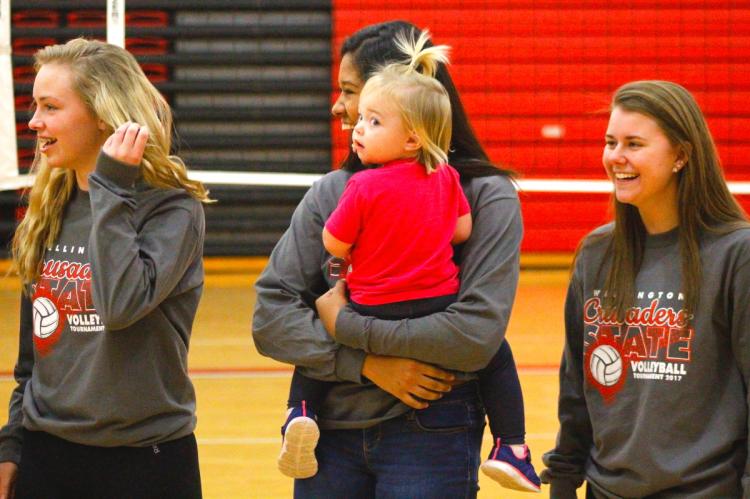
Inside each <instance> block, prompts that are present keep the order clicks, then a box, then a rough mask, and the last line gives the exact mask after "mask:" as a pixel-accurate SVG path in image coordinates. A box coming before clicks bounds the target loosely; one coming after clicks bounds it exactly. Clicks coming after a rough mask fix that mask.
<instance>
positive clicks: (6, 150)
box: [0, 0, 18, 180]
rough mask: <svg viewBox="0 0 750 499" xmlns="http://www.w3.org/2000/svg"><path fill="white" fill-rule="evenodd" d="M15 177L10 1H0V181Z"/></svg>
mask: <svg viewBox="0 0 750 499" xmlns="http://www.w3.org/2000/svg"><path fill="white" fill-rule="evenodd" d="M17 176H18V146H17V139H16V105H15V101H14V99H13V63H12V60H11V45H10V0H0V180H1V179H7V178H12V177H17Z"/></svg>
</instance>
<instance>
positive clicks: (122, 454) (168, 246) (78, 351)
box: [0, 39, 207, 499]
mask: <svg viewBox="0 0 750 499" xmlns="http://www.w3.org/2000/svg"><path fill="white" fill-rule="evenodd" d="M35 67H36V70H37V75H36V79H35V82H34V90H33V97H34V114H33V116H32V118H31V120H30V121H29V127H30V128H31V129H32V130H33V131H34V132H36V134H37V148H36V155H35V158H34V164H33V166H32V171H33V172H36V179H35V182H34V186H33V187H32V189H31V192H30V195H29V207H28V210H27V212H26V214H25V216H24V219H23V220H22V221H21V223H20V225H19V227H18V229H17V231H16V235H15V237H14V240H13V266H14V269H15V270H16V271H17V272H18V274H19V275H20V277H21V281H22V283H23V286H24V289H23V294H22V297H21V320H20V323H21V327H20V338H19V354H18V361H17V364H16V369H15V371H14V375H15V379H16V382H17V386H16V388H15V390H14V391H13V394H12V395H11V401H10V408H9V416H8V423H7V424H6V425H5V426H4V427H3V428H2V429H1V430H0V497H6V496H7V494H8V492H10V491H12V490H13V489H14V488H15V498H16V499H23V498H36V497H61V496H66V497H67V496H70V497H113V498H126V497H144V498H160V497H186V498H187V497H195V498H197V497H200V496H201V485H200V473H199V471H198V454H197V449H196V442H195V437H194V436H193V429H194V427H195V393H194V390H193V386H192V383H191V381H190V379H189V377H188V375H187V371H186V365H187V347H188V342H189V338H190V334H191V329H192V323H193V318H194V316H195V312H196V309H197V306H198V301H199V299H200V296H201V293H202V287H203V265H202V256H203V237H204V216H203V208H202V206H201V202H202V201H207V193H206V191H205V189H204V188H203V186H202V185H201V184H200V183H198V182H194V181H190V180H188V179H187V172H186V170H185V166H184V165H183V164H182V162H181V160H180V159H179V158H177V157H173V156H169V149H170V139H171V132H172V131H171V123H172V121H171V112H170V109H169V106H168V105H167V103H166V102H165V101H164V99H163V98H162V97H161V95H160V94H159V92H158V91H157V90H156V89H155V88H154V87H153V85H152V84H151V83H150V82H149V81H148V79H147V78H146V76H145V75H144V74H143V71H142V70H141V68H140V67H139V66H138V63H137V62H136V60H135V59H134V58H133V56H132V55H130V54H129V53H128V52H126V51H125V50H123V49H121V48H119V47H116V46H114V45H108V44H105V43H102V42H98V41H87V40H83V39H77V40H72V41H70V42H68V43H66V44H64V45H52V46H49V47H45V48H44V49H42V50H40V51H39V52H37V54H36V55H35ZM84 333H85V334H84Z"/></svg>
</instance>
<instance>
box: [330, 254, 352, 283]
mask: <svg viewBox="0 0 750 499" xmlns="http://www.w3.org/2000/svg"><path fill="white" fill-rule="evenodd" d="M348 273H349V262H348V261H347V260H345V259H344V258H339V257H336V256H333V257H331V258H330V259H329V260H328V277H330V278H331V279H344V278H346V274H348Z"/></svg>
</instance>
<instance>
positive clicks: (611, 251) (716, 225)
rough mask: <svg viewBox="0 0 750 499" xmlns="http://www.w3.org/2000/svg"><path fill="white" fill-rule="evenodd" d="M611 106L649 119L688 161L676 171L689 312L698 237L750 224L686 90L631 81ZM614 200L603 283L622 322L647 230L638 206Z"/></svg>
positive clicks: (694, 295) (696, 284) (697, 272)
mask: <svg viewBox="0 0 750 499" xmlns="http://www.w3.org/2000/svg"><path fill="white" fill-rule="evenodd" d="M611 108H612V109H615V108H621V109H623V110H625V111H630V112H636V113H640V114H643V115H646V116H648V117H650V118H652V119H653V120H654V121H656V123H657V124H658V125H659V128H661V130H662V131H663V132H664V134H665V135H666V136H667V138H668V139H669V141H670V142H671V143H672V145H673V146H675V147H677V148H678V149H679V150H680V151H681V152H682V154H684V157H685V158H686V159H687V162H686V163H685V166H684V167H683V168H682V169H680V170H679V172H677V173H675V175H677V184H678V188H677V192H678V194H677V207H678V210H679V236H678V237H679V245H680V253H681V257H682V283H683V288H684V292H685V297H686V300H685V309H686V310H687V313H688V316H689V315H690V314H692V313H694V312H695V310H696V308H697V306H698V291H699V289H700V283H701V278H702V271H701V261H700V253H699V251H700V237H701V235H702V234H704V233H708V232H714V233H725V232H731V231H733V230H736V229H738V228H742V227H749V226H750V225H748V223H747V217H746V215H745V213H744V212H743V210H742V208H741V207H740V205H739V204H738V203H737V200H736V199H735V198H734V196H732V194H731V193H730V192H729V188H728V187H727V183H726V181H725V179H724V175H723V173H722V169H721V162H720V160H719V155H718V154H717V152H716V146H715V144H714V141H713V138H712V137H711V132H710V131H709V129H708V125H707V124H706V120H705V119H704V117H703V113H702V112H701V110H700V108H699V107H698V104H697V103H696V102H695V99H693V96H692V95H691V94H690V92H688V91H687V90H686V89H685V88H684V87H682V86H680V85H678V84H676V83H672V82H668V81H658V80H653V81H636V82H631V83H627V84H625V85H623V86H622V87H620V88H619V89H618V90H617V91H616V92H615V95H614V97H613V99H612V106H611ZM612 200H613V201H612V202H613V205H614V214H615V227H614V231H613V232H612V233H611V234H605V235H604V237H611V239H610V242H609V248H608V255H609V256H610V257H611V265H610V267H609V270H608V272H607V277H606V282H605V289H606V294H605V300H604V305H605V308H606V309H608V310H609V311H614V312H616V313H617V316H618V318H619V319H620V320H623V319H624V317H625V314H626V312H627V310H628V309H629V308H630V307H632V306H633V303H634V302H633V300H634V297H635V277H636V275H637V274H638V271H639V270H640V268H641V263H642V260H643V253H644V248H645V240H646V229H645V226H644V225H643V221H642V220H641V216H640V213H639V212H638V209H637V208H636V207H634V206H632V205H629V204H624V203H620V202H619V201H617V199H616V198H615V197H614V196H613V197H612ZM604 261H605V262H606V261H607V259H605V260H604ZM603 265H604V264H603ZM601 270H602V269H600V271H601Z"/></svg>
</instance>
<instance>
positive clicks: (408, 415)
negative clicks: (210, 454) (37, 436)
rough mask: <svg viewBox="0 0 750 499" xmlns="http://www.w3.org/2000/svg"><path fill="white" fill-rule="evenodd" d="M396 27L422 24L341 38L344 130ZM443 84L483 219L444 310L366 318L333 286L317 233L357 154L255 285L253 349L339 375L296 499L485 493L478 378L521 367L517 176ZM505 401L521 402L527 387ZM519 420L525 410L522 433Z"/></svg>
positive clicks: (477, 214)
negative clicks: (505, 365) (515, 338)
mask: <svg viewBox="0 0 750 499" xmlns="http://www.w3.org/2000/svg"><path fill="white" fill-rule="evenodd" d="M399 33H407V34H410V35H412V36H416V35H418V33H419V30H418V29H417V28H416V27H415V26H413V25H412V24H409V23H405V22H403V21H393V22H388V23H383V24H378V25H374V26H369V27H366V28H364V29H362V30H360V31H358V32H357V33H355V34H354V35H353V36H352V37H351V38H350V39H348V40H347V41H346V42H345V43H344V45H343V47H342V61H341V66H340V71H339V85H340V87H341V96H340V97H339V99H338V100H337V101H336V103H335V105H334V107H333V110H332V112H333V114H334V116H336V117H338V118H340V119H341V121H342V126H343V128H351V127H352V126H353V125H354V123H355V122H356V118H357V103H358V98H359V92H360V90H361V88H362V86H363V85H364V82H365V81H366V80H367V78H369V76H371V74H372V73H373V72H375V71H376V70H377V69H379V68H380V67H381V66H383V65H385V64H386V63H388V62H397V61H399V60H401V59H403V55H402V54H400V53H399V51H398V48H397V46H396V43H395V40H396V35H397V34H399ZM436 78H437V79H438V80H439V81H440V83H442V85H443V86H444V87H445V89H446V90H447V92H448V95H449V96H450V100H451V106H452V116H453V119H452V122H453V132H454V133H453V139H452V142H451V152H450V154H449V158H448V159H449V162H450V164H451V165H453V166H454V167H455V168H456V170H457V171H458V172H459V175H460V178H461V183H462V186H463V188H464V192H465V194H466V197H467V199H468V201H469V204H470V206H471V214H472V218H473V220H474V230H473V231H472V235H471V237H470V238H469V240H468V241H467V242H466V243H464V244H463V245H462V246H459V247H457V248H456V261H457V262H458V263H459V266H460V283H461V284H460V289H459V293H458V298H457V301H456V302H455V303H453V304H451V305H450V306H449V307H448V308H447V309H446V310H445V311H444V312H439V313H435V314H432V315H427V316H424V317H420V318H415V319H405V320H401V321H387V320H379V319H374V318H372V317H364V316H360V315H358V314H357V313H355V312H354V311H353V310H352V309H351V308H350V307H348V306H346V305H347V303H346V297H345V296H344V295H343V294H342V293H340V292H330V293H329V292H327V291H328V290H329V288H331V286H332V284H333V283H334V281H333V279H332V278H331V277H330V276H329V275H328V273H327V271H326V269H327V260H328V256H329V255H328V254H327V253H326V251H325V249H324V247H323V244H322V239H321V232H322V229H323V224H324V223H325V221H326V220H327V219H328V217H329V216H330V214H331V213H332V212H333V210H334V209H335V208H336V205H337V202H338V199H339V197H340V195H341V193H342V192H343V190H344V186H345V185H346V182H347V180H348V179H349V177H350V176H351V175H352V173H353V172H355V171H357V170H360V169H362V168H363V166H362V164H361V163H360V162H359V159H358V158H357V156H356V155H352V154H350V156H349V158H347V160H346V161H345V162H344V168H342V169H341V170H338V171H335V172H331V173H329V174H328V175H326V176H325V177H324V178H323V179H322V180H320V181H319V182H316V183H315V184H314V185H313V186H312V188H311V189H310V191H308V193H307V194H306V195H305V198H304V199H303V200H302V202H301V203H300V205H299V206H298V208H297V210H296V211H295V213H294V215H293V217H292V222H291V226H290V228H289V230H288V231H287V232H286V233H285V234H284V236H283V237H282V239H281V240H280V241H279V243H278V245H277V246H276V248H275V249H274V251H273V253H272V255H271V258H270V261H269V264H268V266H267V267H266V269H265V271H264V272H263V274H262V275H261V276H260V278H259V279H258V281H257V283H256V291H257V304H256V310H255V316H254V320H253V338H254V340H255V344H256V346H257V348H258V350H259V351H260V352H261V353H262V354H264V355H268V356H270V357H273V358H275V359H277V360H280V361H283V362H288V363H291V364H294V365H296V366H298V367H300V370H301V372H302V373H303V374H305V375H306V376H309V377H312V378H315V379H321V380H327V381H332V382H334V383H332V384H331V387H330V389H329V390H328V393H327V396H326V400H325V402H324V404H323V407H322V408H321V409H320V411H319V413H318V416H319V419H318V423H319V425H320V427H321V428H322V430H323V431H322V433H321V438H320V442H319V443H318V447H317V451H316V454H317V456H316V457H317V461H318V464H319V470H318V473H317V474H316V475H315V476H313V477H312V478H309V479H306V480H296V482H295V495H296V496H297V497H353V496H363V497H372V496H374V495H375V493H376V490H377V494H378V495H383V496H391V497H475V496H476V493H477V490H478V485H477V482H478V478H477V476H478V468H479V461H480V459H479V450H480V446H481V437H482V431H483V426H484V411H483V408H482V404H481V401H480V398H479V395H478V386H477V381H476V379H475V378H476V376H475V375H474V374H473V373H474V372H475V371H477V370H479V369H481V368H483V367H485V365H486V364H487V363H488V362H489V361H490V359H491V358H492V357H493V356H494V354H495V353H496V352H497V351H498V349H499V348H503V349H507V350H508V355H507V356H506V359H507V362H511V363H512V362H513V359H512V355H511V354H510V348H509V346H508V345H507V342H505V341H504V334H505V329H506V327H507V323H508V319H509V315H510V310H511V307H512V304H513V299H514V296H515V290H516V285H517V280H518V270H519V267H518V258H519V245H520V241H521V236H522V224H521V216H520V206H519V203H518V196H517V194H516V190H515V188H514V186H513V183H512V181H511V179H510V178H509V172H507V171H504V170H501V169H499V168H496V167H495V166H493V165H492V164H491V163H490V162H489V161H488V159H487V155H486V154H485V153H484V151H483V149H482V147H481V145H480V144H479V142H478V140H477V139H476V137H475V135H474V133H473V131H472V129H471V127H470V125H469V123H468V120H467V119H466V114H465V112H464V110H463V106H462V105H461V102H460V99H459V97H458V94H457V92H456V89H455V86H454V85H453V82H452V80H451V78H450V76H449V74H448V72H447V70H446V69H445V67H444V66H443V65H440V68H439V69H438V71H437V75H436ZM338 289H339V290H341V287H338ZM321 295H322V297H321ZM319 298H320V299H319ZM316 300H317V310H318V311H319V313H320V317H321V318H322V317H323V316H326V317H328V318H329V319H330V318H331V317H332V320H333V322H335V330H336V339H335V340H334V339H333V338H331V336H329V335H328V333H327V332H326V329H325V327H324V325H323V323H322V322H321V320H320V319H319V317H318V315H317V314H316ZM501 345H502V347H501ZM437 366H440V367H437ZM508 371H509V372H513V373H514V375H515V370H514V369H509V370H508ZM515 384H516V386H518V380H517V377H516V379H515ZM507 397H518V398H520V397H521V393H520V389H518V390H516V391H514V392H513V393H509V394H507ZM292 402H294V401H290V403H292ZM516 402H518V401H516ZM519 405H522V404H519ZM425 406H427V407H426V408H424V407H425ZM415 409H419V410H415ZM522 418H523V414H522V413H521V422H520V428H521V434H520V435H518V437H520V439H521V441H523V440H522V439H523V421H522ZM514 424H516V427H518V422H515V423H514ZM508 443H511V442H508ZM526 457H527V458H528V456H526Z"/></svg>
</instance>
